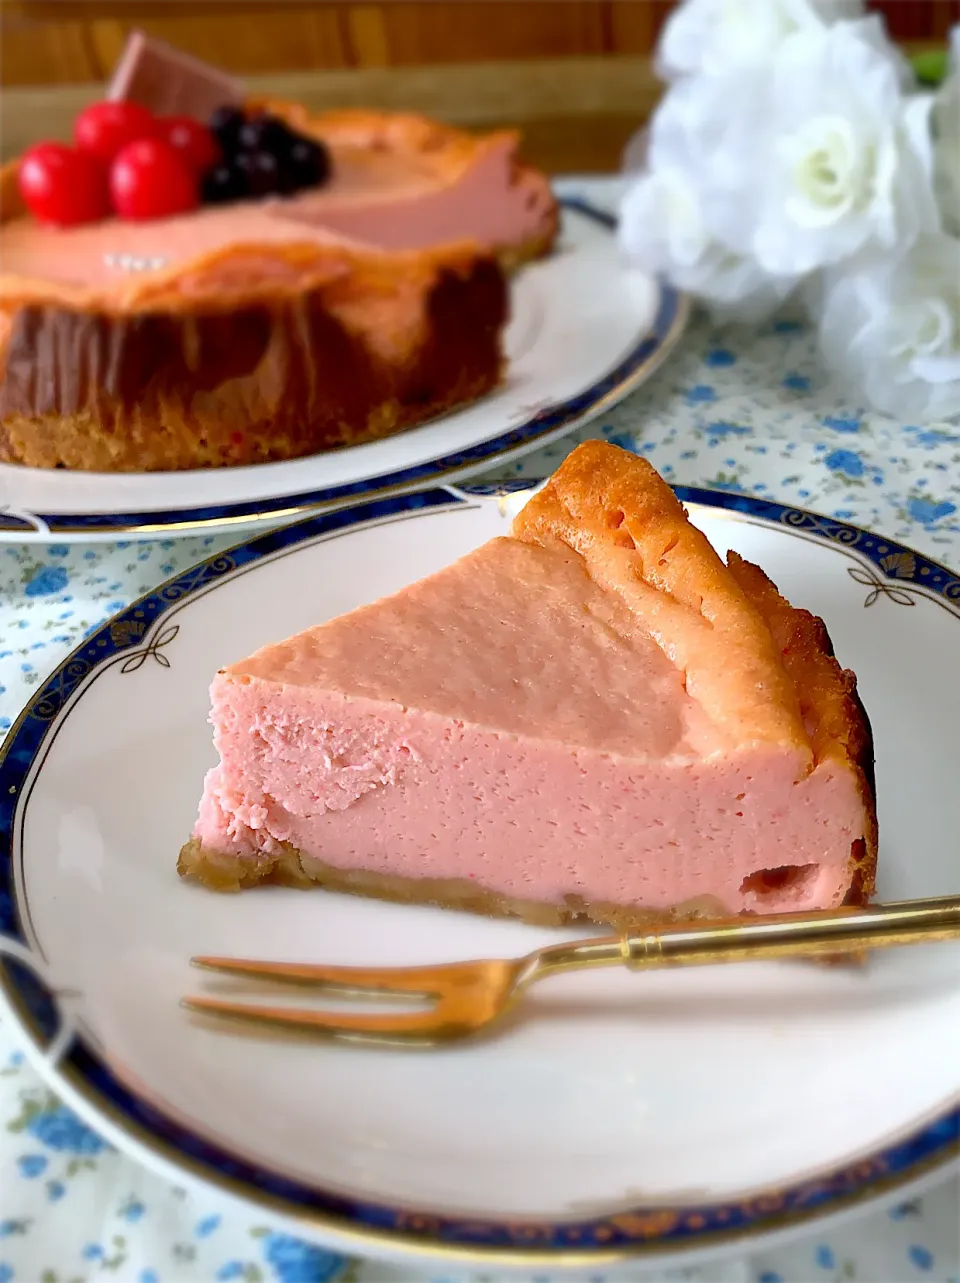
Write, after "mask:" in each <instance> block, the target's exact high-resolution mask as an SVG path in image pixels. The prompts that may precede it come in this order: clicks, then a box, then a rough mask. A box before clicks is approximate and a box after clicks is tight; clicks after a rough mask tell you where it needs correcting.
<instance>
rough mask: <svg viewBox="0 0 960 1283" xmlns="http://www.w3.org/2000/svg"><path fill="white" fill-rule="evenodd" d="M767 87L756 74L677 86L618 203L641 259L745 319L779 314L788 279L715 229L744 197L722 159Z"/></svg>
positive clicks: (630, 247) (626, 236)
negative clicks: (721, 217)
mask: <svg viewBox="0 0 960 1283" xmlns="http://www.w3.org/2000/svg"><path fill="white" fill-rule="evenodd" d="M761 88H762V84H761V81H760V79H759V78H757V77H755V76H753V77H752V76H750V75H744V76H738V77H736V78H733V79H732V80H730V79H729V78H726V77H721V78H717V79H706V80H705V79H703V78H691V79H688V80H685V81H681V82H679V83H677V84H676V85H673V86H672V87H671V88H670V90H669V91H668V93H667V94H666V95H665V96H664V98H663V100H662V101H661V104H660V106H659V108H658V110H657V112H656V114H655V115H654V118H653V121H652V122H651V124H650V128H649V130H648V131H647V134H646V137H645V140H644V141H645V158H644V159H645V164H646V172H645V173H642V174H641V176H640V177H638V178H637V179H636V180H635V181H634V183H633V184H632V186H631V187H630V188H629V189H628V190H627V193H626V195H625V197H624V199H623V202H622V205H621V209H620V243H621V245H622V246H623V248H624V250H625V252H626V254H627V256H628V257H629V258H630V259H631V260H632V261H633V262H634V263H636V264H637V265H639V266H641V267H643V268H645V269H646V270H647V271H648V272H650V273H651V274H660V273H662V274H664V275H666V276H667V277H668V278H669V279H670V280H671V281H672V282H673V283H674V284H675V285H676V286H678V288H680V289H683V290H686V291H688V292H689V293H691V294H695V295H697V296H698V297H699V298H701V299H702V300H703V301H704V302H706V303H707V304H708V305H709V306H710V307H711V309H712V310H713V311H714V313H716V314H718V315H719V316H722V317H723V318H725V319H736V320H741V321H752V320H759V319H760V318H761V317H763V316H765V315H767V314H768V313H770V312H771V311H773V310H774V309H775V308H776V307H777V306H778V305H779V303H781V302H782V301H783V299H784V297H785V296H786V294H787V293H788V292H789V289H790V286H791V282H789V281H782V280H780V279H777V278H774V277H773V276H771V275H770V274H769V273H768V272H765V271H764V270H763V269H762V268H760V267H759V266H758V265H757V264H756V263H755V262H753V261H751V259H750V258H749V257H747V256H746V255H744V254H740V253H736V252H734V251H732V250H731V249H730V248H729V246H727V245H725V244H724V243H723V241H722V239H721V238H720V237H718V236H717V234H716V226H715V220H716V218H717V217H718V216H719V215H720V213H721V212H722V210H723V209H724V208H725V207H726V204H727V203H728V202H729V203H733V204H737V203H738V202H737V175H736V173H735V171H734V169H733V168H732V167H731V166H730V165H727V164H724V163H723V159H724V157H726V156H728V155H730V154H739V153H740V146H739V141H740V138H741V135H742V131H743V119H744V115H745V111H746V112H747V113H749V110H750V109H752V107H753V106H755V105H756V102H757V100H758V95H759V93H760V91H761ZM718 158H720V162H721V163H720V164H717V163H716V162H717V159H718Z"/></svg>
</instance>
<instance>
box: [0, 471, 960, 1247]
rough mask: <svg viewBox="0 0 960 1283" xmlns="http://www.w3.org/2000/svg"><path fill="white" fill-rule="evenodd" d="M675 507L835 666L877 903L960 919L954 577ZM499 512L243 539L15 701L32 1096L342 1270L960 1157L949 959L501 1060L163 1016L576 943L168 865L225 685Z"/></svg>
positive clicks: (657, 1001)
mask: <svg viewBox="0 0 960 1283" xmlns="http://www.w3.org/2000/svg"><path fill="white" fill-rule="evenodd" d="M683 495H684V497H685V498H686V500H687V501H688V502H691V501H692V502H693V505H694V506H693V507H692V512H693V515H694V518H695V520H696V521H697V522H698V524H700V525H701V526H702V528H703V529H704V530H705V531H706V532H707V534H708V535H709V537H710V538H711V539H712V540H713V542H714V544H715V545H716V546H717V547H718V548H719V549H721V550H725V549H726V548H728V547H733V548H736V549H737V550H738V551H740V552H741V553H743V554H744V555H745V556H747V557H748V558H750V559H752V560H754V561H757V562H759V563H760V564H761V565H763V566H764V567H765V568H766V569H767V570H768V571H769V573H770V574H771V575H772V576H773V577H774V579H775V580H776V582H777V583H778V584H779V585H780V587H781V588H782V589H783V590H784V591H785V592H786V593H787V594H788V595H789V596H790V598H791V599H792V600H793V601H794V602H796V603H800V604H802V605H804V606H806V607H809V608H810V609H812V610H813V611H816V612H818V613H820V614H822V615H823V617H824V618H825V619H826V621H827V624H828V627H829V629H830V632H831V633H832V636H833V639H834V642H835V644H836V648H837V651H838V653H839V655H840V657H841V658H842V660H843V661H845V662H846V663H847V664H849V665H851V666H853V667H855V668H856V671H857V672H858V674H859V678H860V689H861V691H862V695H863V699H864V703H865V704H866V707H867V709H868V710H869V712H870V715H871V717H872V720H873V725H874V731H875V735H876V744H877V757H878V760H877V787H878V792H879V798H880V823H881V832H882V852H881V856H880V870H881V872H880V894H881V896H882V897H884V898H887V899H893V898H907V897H913V896H930V895H937V894H947V893H950V892H956V891H957V890H958V888H960V850H958V844H957V836H956V834H957V828H956V787H957V765H958V762H960V682H958V680H957V664H956V661H957V655H958V653H960V650H958V647H960V580H958V579H957V578H956V577H954V576H952V575H951V573H950V572H948V571H947V570H945V569H943V568H942V567H939V566H937V565H935V564H934V563H932V562H929V561H927V560H925V559H924V558H923V557H922V556H920V555H919V554H914V553H911V552H909V551H907V550H905V549H902V548H899V547H897V546H895V545H894V544H891V543H889V542H888V541H884V540H882V539H880V538H878V537H876V536H874V535H870V534H867V533H865V532H863V531H859V530H855V529H853V528H851V527H849V526H846V525H843V524H840V523H836V522H831V521H827V520H825V519H820V518H817V517H814V516H811V515H809V514H806V513H803V512H798V511H796V510H793V509H786V508H781V507H779V506H777V505H775V504H770V503H766V502H763V501H759V500H753V499H744V498H741V497H738V496H731V495H718V494H711V493H708V492H701V491H685V492H683ZM522 497H523V496H522V494H521V493H520V492H516V493H514V494H512V495H511V494H505V493H503V492H500V493H498V494H493V495H491V494H490V493H489V490H488V491H487V492H485V493H484V492H478V491H477V490H469V489H467V490H461V491H450V490H442V489H441V490H434V491H429V492H426V493H421V494H415V495H408V496H395V497H392V498H389V499H386V500H380V501H376V502H372V503H368V504H366V505H363V506H358V507H355V508H352V509H349V510H339V511H337V512H333V513H327V514H325V515H320V516H316V517H313V518H311V519H309V520H307V521H305V522H302V523H299V524H297V525H295V526H289V527H286V528H284V529H281V530H276V531H273V532H271V533H269V534H265V535H262V536H261V537H260V538H259V539H257V540H255V541H254V542H251V543H248V544H246V545H243V546H240V547H238V548H237V549H235V550H233V551H231V552H229V553H225V554H223V555H221V556H219V557H217V558H215V559H214V560H211V561H209V562H207V563H205V564H203V565H201V566H198V567H197V568H195V569H194V570H192V571H190V572H188V573H186V574H184V575H181V576H180V577H179V578H178V579H176V580H173V581H170V582H169V583H167V584H166V585H165V586H163V587H162V588H160V589H158V590H157V591H156V592H155V593H153V594H151V595H150V596H149V597H146V598H144V599H143V600H141V601H140V602H138V603H136V604H135V605H133V606H131V607H130V609H128V610H127V611H125V612H124V613H123V614H121V615H118V616H117V617H116V618H115V619H114V620H112V621H111V622H110V623H109V624H106V625H104V626H103V627H102V628H101V629H100V630H99V631H98V632H96V633H94V634H92V635H91V636H90V637H89V638H88V639H87V640H86V641H85V642H84V644H83V646H82V647H81V648H80V649H79V650H78V651H77V652H75V654H74V655H73V656H72V658H70V659H69V660H67V661H66V662H65V663H64V664H63V665H62V666H61V668H60V669H59V670H58V671H57V672H56V673H55V674H54V675H53V677H51V678H50V680H49V681H48V682H47V683H46V685H45V686H44V687H43V688H42V689H40V690H39V691H38V692H37V693H36V695H35V696H34V697H33V700H32V702H31V704H30V706H29V707H28V708H27V709H26V710H25V712H24V714H23V715H22V717H21V718H20V720H19V721H18V722H17V724H16V725H15V726H14V728H13V729H12V731H11V732H10V734H9V736H8V739H7V742H6V744H5V747H4V756H3V758H2V761H0V928H2V929H3V930H4V932H5V933H6V942H5V943H6V949H7V951H8V952H13V953H15V954H17V955H18V956H19V958H20V962H18V963H8V964H7V966H6V968H5V969H4V972H3V983H2V991H3V994H4V996H5V1000H6V1002H7V1003H8V1004H9V1005H10V1007H11V1009H12V1010H13V1012H14V1013H15V1018H16V1019H17V1020H18V1021H19V1022H20V1023H21V1025H22V1032H23V1035H24V1038H25V1039H26V1040H27V1041H28V1042H29V1044H30V1046H31V1047H32V1048H33V1049H34V1053H35V1055H36V1056H37V1058H38V1060H39V1063H40V1065H41V1069H42V1071H43V1072H44V1073H46V1075H47V1077H48V1079H49V1081H50V1083H51V1085H52V1086H53V1087H54V1088H55V1089H56V1090H57V1091H58V1092H59V1093H61V1094H62V1095H63V1097H64V1098H65V1099H66V1100H67V1102H68V1103H69V1104H71V1105H72V1106H73V1107H74V1108H76V1109H77V1110H78V1111H79V1112H80V1113H81V1114H82V1115H83V1116H84V1117H85V1118H86V1119H87V1120H88V1121H89V1122H90V1123H91V1124H92V1125H93V1126H95V1127H97V1128H99V1129H100V1130H101V1131H102V1132H104V1133H105V1135H106V1136H107V1137H108V1138H109V1139H111V1140H112V1141H114V1142H115V1143H116V1144H117V1145H119V1146H121V1147H122V1148H124V1149H126V1150H128V1151H129V1152H130V1153H132V1154H134V1155H135V1156H136V1157H137V1158H139V1159H140V1160H142V1161H143V1162H144V1163H146V1164H148V1165H149V1166H151V1167H153V1168H155V1169H157V1170H160V1171H162V1172H164V1173H166V1174H168V1175H175V1176H177V1177H178V1178H179V1179H184V1178H188V1179H190V1178H192V1179H199V1180H202V1181H205V1182H208V1183H210V1184H211V1185H214V1186H217V1187H220V1188H222V1189H224V1190H226V1191H228V1192H231V1193H233V1194H234V1195H236V1196H238V1197H240V1198H242V1199H244V1200H247V1201H248V1202H249V1203H250V1204H255V1205H257V1206H259V1207H260V1208H262V1209H264V1210H265V1211H266V1212H267V1213H269V1215H271V1216H273V1217H274V1218H278V1219H280V1220H284V1219H286V1220H287V1221H288V1222H289V1223H290V1224H292V1225H293V1226H294V1230H295V1232H296V1233H298V1234H300V1235H301V1236H303V1235H306V1236H313V1237H315V1238H316V1239H318V1240H321V1241H325V1242H327V1243H330V1244H331V1245H334V1246H341V1247H343V1246H349V1247H353V1248H354V1249H358V1248H359V1249H360V1250H362V1251H366V1252H376V1251H380V1252H388V1253H389V1252H401V1251H405V1252H407V1253H415V1254H416V1253H420V1254H424V1255H429V1254H437V1253H446V1254H449V1255H459V1256H461V1257H479V1256H484V1255H486V1256H491V1255H493V1256H496V1257H498V1258H499V1259H501V1260H504V1261H505V1260H512V1261H517V1260H519V1259H521V1258H526V1259H534V1258H535V1259H539V1260H545V1259H546V1258H552V1257H554V1256H555V1255H556V1254H560V1255H561V1258H562V1259H563V1260H564V1261H565V1262H566V1263H573V1262H579V1263H581V1264H583V1263H586V1262H589V1263H591V1264H594V1263H597V1262H599V1261H601V1260H604V1259H609V1258H611V1257H617V1256H622V1255H629V1254H631V1253H635V1252H639V1251H646V1252H648V1253H653V1254H658V1253H660V1254H674V1255H682V1254H684V1253H686V1252H690V1251H695V1250H698V1249H700V1250H702V1249H703V1248H704V1247H707V1246H710V1247H715V1246H716V1245H717V1244H718V1243H719V1242H721V1241H722V1240H724V1239H728V1240H735V1239H737V1238H740V1237H742V1236H743V1235H744V1234H748V1233H761V1232H765V1231H774V1230H779V1231H781V1232H784V1231H785V1230H790V1229H793V1228H795V1227H797V1226H799V1225H802V1223H803V1222H805V1221H806V1220H809V1219H810V1218H811V1217H815V1216H819V1215H825V1214H828V1213H831V1212H836V1211H838V1210H839V1209H842V1208H845V1207H848V1206H849V1205H850V1204H851V1203H852V1202H855V1201H859V1200H863V1199H865V1198H870V1197H872V1196H877V1195H881V1194H883V1193H885V1192H889V1191H890V1190H892V1189H894V1188H902V1186H903V1185H904V1184H905V1183H908V1182H912V1181H913V1180H915V1179H916V1178H918V1177H919V1176H920V1175H921V1174H923V1173H927V1172H929V1171H930V1170H931V1169H933V1168H934V1167H937V1166H939V1165H942V1164H943V1163H945V1162H946V1161H947V1160H948V1159H949V1158H950V1157H951V1156H952V1155H953V1154H955V1152H956V1150H957V1144H958V1134H960V952H958V949H960V946H956V945H952V944H943V945H930V946H922V947H917V948H913V949H908V950H901V951H898V952H888V953H886V954H883V955H880V956H877V957H875V958H873V959H872V960H871V961H870V963H869V965H868V966H867V968H866V969H865V970H863V971H856V970H845V969H826V968H817V967H813V966H808V965H807V966H805V965H797V964H794V965H790V964H779V965H776V964H751V965H748V966H731V967H726V968H717V969H710V970H707V969H698V970H689V971H686V972H674V973H662V974H659V973H658V974H650V975H647V976H637V975H630V974H627V973H625V972H623V973H621V972H618V971H605V972H599V973H588V974H584V973H581V974H575V975H570V976H568V977H562V978H558V979H556V980H554V981H552V982H551V983H550V984H547V985H544V986H542V987H541V988H540V989H538V990H537V991H535V992H534V993H533V994H532V995H531V997H530V998H529V999H528V1000H527V1001H526V1003H525V1005H524V1006H523V1008H522V1009H521V1011H520V1013H519V1017H518V1018H517V1019H514V1020H513V1021H512V1023H511V1024H510V1025H508V1026H506V1027H504V1028H503V1029H502V1030H501V1031H500V1033H499V1034H498V1035H497V1036H495V1037H492V1038H490V1039H489V1040H488V1041H484V1042H479V1043H476V1044H472V1045H461V1046H458V1047H456V1048H451V1049H449V1050H443V1051H435V1052H424V1051H420V1052H410V1051H391V1050H382V1049H381V1050H374V1049H360V1048H349V1047H343V1046H336V1045H330V1044H321V1043H314V1042H304V1041H292V1040H286V1041H285V1040H282V1039H280V1038H278V1037H272V1036H263V1035H260V1034H257V1035H256V1036H250V1035H247V1034H244V1033H241V1032H238V1031H237V1030H235V1029H233V1028H230V1027H226V1026H224V1027H219V1028H216V1029H212V1028H211V1027H210V1026H209V1024H203V1023H201V1022H199V1021H195V1020H194V1019H193V1018H191V1017H190V1016H189V1015H188V1014H187V1013H186V1012H185V1011H184V1010H183V1009H182V1008H180V1006H179V1005H178V1000H179V998H180V997H181V995H183V994H184V993H186V992H188V991H196V990H197V988H198V986H200V987H201V989H202V988H203V986H204V985H205V984H215V983H217V982H216V981H215V980H213V979H205V978H204V977H202V976H200V975H199V973H197V972H196V971H191V969H190V967H189V965H188V959H189V957H190V956H191V954H195V953H214V954H232V955H241V956H244V955H245V956H248V957H249V956H253V957H265V958H277V959H298V960H303V961H319V960H326V961H328V962H339V963H354V964H358V963H371V964H400V963H413V962H435V961H441V960H451V959H455V958H459V957H470V956H484V955H487V956H490V955H512V954H517V953H521V952H523V951H525V950H527V949H530V948H532V947H534V946H536V945H539V944H542V943H545V942H547V941H549V940H551V939H556V938H557V937H558V936H560V935H561V934H563V935H566V936H568V937H569V936H573V935H575V934H577V933H576V932H565V933H559V932H550V931H546V930H541V929H535V928H532V927H527V926H523V925H520V924H516V923H510V922H496V921H489V920H486V919H483V918H474V917H470V916H467V915H462V914H456V913H447V912H443V911H440V910H431V909H421V908H410V907H405V906H396V905H388V904H380V903H376V902H372V901H368V900H362V899H355V898H351V897H345V896H337V895H331V894H326V893H323V892H320V891H313V892H307V893H304V892H300V891H294V890H288V889H284V888H263V889H259V890H253V891H248V892H244V893H243V894H241V895H237V896H217V895H215V894H212V893H210V892H208V891H205V890H203V889H202V888H200V887H197V886H193V885H187V884H184V883H182V882H181V881H180V880H179V878H178V877H177V874H176V871H175V864H176V858H177V852H178V850H179V847H180V845H181V843H182V842H183V841H184V840H185V838H186V837H187V836H188V834H189V832H190V828H191V826H192V823H193V820H194V816H195V811H196V805H197V801H198V798H199V795H200V789H201V783H202V780H203V774H204V771H205V769H206V768H207V767H208V766H209V765H210V764H211V763H212V761H213V760H214V753H213V749H212V746H211V738H210V728H209V726H208V724H207V720H206V719H207V712H208V703H207V687H208V683H209V681H210V679H211V677H212V675H213V673H214V672H215V670H216V669H217V668H218V667H219V666H221V665H223V664H225V663H228V662H231V661H233V660H236V659H239V658H240V657H242V656H243V655H245V654H246V653H248V652H249V651H251V650H253V649H254V648H256V647H257V646H260V645H261V644H263V643H265V642H267V641H269V640H271V639H276V638H278V637H281V636H283V635H285V634H287V633H290V632H293V631H295V630H297V629H301V628H303V627H305V626H307V625H309V624H312V623H315V622H318V621H320V620H323V619H324V618H327V617H329V616H332V615H335V614H338V613H339V612H341V611H344V610H346V609H348V608H351V607H354V606H356V605H358V604H360V603H362V602H365V601H368V600H370V599H373V598H376V597H377V596H379V595H381V594H383V593H386V592H389V591H392V590H394V589H397V588H399V587H400V586H402V585H403V584H405V583H407V582H408V581H410V580H412V579H414V578H416V577H419V576H421V575H424V574H426V573H428V572H430V571H433V570H435V569H437V568H438V567H440V566H441V565H442V564H443V563H445V562H447V561H449V560H450V559H452V558H454V557H456V556H458V555H460V554H461V553H465V552H466V551H468V550H469V549H471V548H473V547H475V546H476V545H478V544H479V543H481V542H482V541H483V540H485V539H487V538H489V537H490V536H492V535H494V534H497V533H498V532H503V531H504V530H505V529H506V526H507V522H508V519H509V517H510V515H511V514H512V512H513V511H515V510H516V508H517V507H518V505H519V503H520V501H521V499H522ZM580 934H583V933H582V932H581V933H580ZM594 934H595V932H594ZM58 1011H59V1025H58V1014H57V1013H58ZM57 1029H59V1034H58V1035H57V1037H56V1045H55V1046H54V1048H53V1049H52V1051H51V1049H50V1047H49V1039H50V1038H51V1036H53V1035H54V1034H55V1033H56V1031H57ZM44 1048H46V1051H44Z"/></svg>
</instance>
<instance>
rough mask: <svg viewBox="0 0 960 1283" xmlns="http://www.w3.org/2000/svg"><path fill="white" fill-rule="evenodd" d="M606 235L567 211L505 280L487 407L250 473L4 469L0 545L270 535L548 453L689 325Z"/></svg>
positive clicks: (0, 469) (624, 389) (602, 220)
mask: <svg viewBox="0 0 960 1283" xmlns="http://www.w3.org/2000/svg"><path fill="white" fill-rule="evenodd" d="M613 229H614V219H613V217H612V216H611V215H610V214H609V213H606V212H604V211H602V210H599V209H594V208H593V207H592V206H589V205H586V204H584V203H583V202H582V201H578V200H567V201H565V202H564V208H563V224H562V234H561V238H560V241H559V244H558V248H557V251H556V252H555V253H554V254H553V255H552V256H551V257H550V258H548V259H544V260H542V261H541V262H538V263H533V264H531V265H529V266H528V267H526V268H524V270H523V271H521V272H520V273H518V275H517V276H516V278H515V279H514V281H513V285H512V304H511V305H512V320H511V323H510V326H509V328H508V331H507V336H506V348H507V353H508V357H509V365H508V369H507V376H506V380H505V382H504V386H503V387H502V388H501V389H500V390H499V391H498V392H496V393H495V394H494V395H493V396H489V397H486V398H484V399H483V400H482V401H478V402H476V403H475V404H474V405H471V406H467V407H466V408H465V409H463V410H459V411H457V412H456V413H453V414H448V415H445V416H444V417H443V418H440V419H435V420H433V421H432V422H430V423H426V424H424V425H422V426H421V427H418V428H412V429H410V430H409V431H407V432H402V433H399V434H398V435H396V436H393V437H388V438H386V439H385V440H383V441H371V442H368V443H367V444H366V445H359V446H349V447H346V448H344V449H341V450H332V451H326V452H325V453H323V454H319V455H312V456H310V457H308V458H304V459H293V460H290V461H287V462H283V463H269V464H262V465H259V466H256V467H245V468H213V469H203V470H196V471H192V472H163V473H115V474H103V473H83V472H66V471H54V470H50V469H44V468H24V467H21V466H19V465H17V464H0V541H15V542H18V543H22V542H24V541H28V540H38V541H43V540H49V539H50V538H51V537H54V538H56V539H57V540H59V541H61V542H63V541H64V540H70V541H72V540H90V539H115V538H118V537H121V538H127V539H130V538H148V537H151V536H156V535H158V534H166V535H170V534H196V533H209V532H210V531H213V530H216V529H218V528H223V527H227V526H238V527H242V526H245V525H250V524H253V523H256V522H262V521H272V522H279V521H282V520H288V519H290V518H292V517H296V516H302V515H304V514H306V513H308V512H311V511H315V510H316V509H318V508H323V507H330V506H332V505H337V504H344V503H348V502H353V501H356V500H358V499H361V498H368V497H372V496H382V495H385V494H390V493H395V492H398V491H402V490H408V489H411V488H413V487H415V486H423V485H427V484H430V483H432V482H441V481H442V482H447V481H449V480H450V479H451V478H454V477H464V476H467V475H469V474H470V473H473V472H477V471H480V470H483V469H490V468H491V467H494V466H498V465H500V464H502V463H504V462H506V461H507V460H510V459H514V458H517V457H519V456H520V455H522V454H526V453H527V452H528V451H530V450H533V449H536V448H538V447H539V446H542V445H545V444H546V443H547V442H548V441H552V440H553V439H554V438H556V437H559V436H562V435H563V434H564V433H565V432H569V431H571V430H572V429H574V428H576V427H579V426H581V425H582V424H584V423H586V422H587V421H588V420H589V419H592V418H593V417H594V416H596V415H598V414H601V413H603V412H604V411H605V410H608V409H609V408H610V407H611V406H612V405H615V404H616V403H617V402H618V401H620V400H622V399H623V398H624V397H625V396H626V395H627V394H628V393H629V392H631V391H632V390H633V389H634V388H635V387H637V386H638V385H639V384H640V383H642V382H643V381H644V380H645V379H647V378H649V376H650V375H651V374H652V373H653V371H654V370H655V369H656V368H657V367H658V366H659V365H660V364H661V362H662V361H663V360H664V358H665V357H666V356H667V354H668V353H669V352H670V351H671V350H672V348H673V347H674V346H675V344H676V342H677V340H678V339H679V337H680V335H681V334H682V332H683V329H684V326H685V325H686V320H687V313H688V303H687V300H686V298H685V297H684V296H683V295H681V294H678V293H677V291H676V290H674V289H673V288H672V287H671V286H669V285H666V284H663V283H660V282H658V281H655V280H653V279H652V278H650V277H648V276H645V275H644V274H643V273H641V272H639V271H637V270H635V269H630V268H625V267H624V265H623V263H622V261H621V259H620V255H619V252H618V249H617V243H616V238H615V237H614V235H613Z"/></svg>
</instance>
